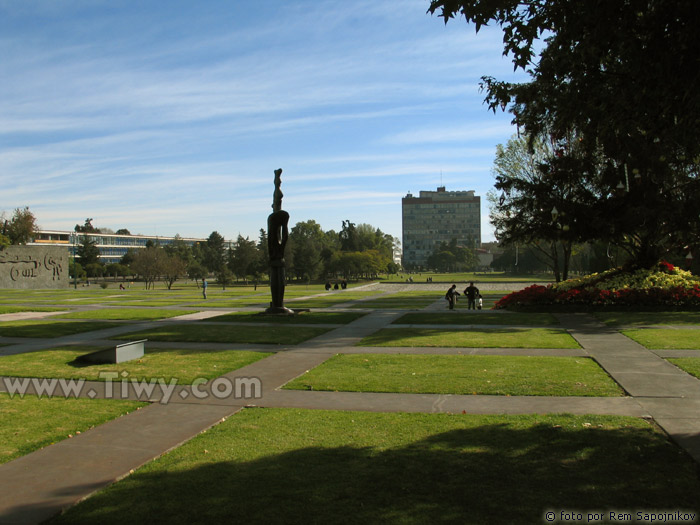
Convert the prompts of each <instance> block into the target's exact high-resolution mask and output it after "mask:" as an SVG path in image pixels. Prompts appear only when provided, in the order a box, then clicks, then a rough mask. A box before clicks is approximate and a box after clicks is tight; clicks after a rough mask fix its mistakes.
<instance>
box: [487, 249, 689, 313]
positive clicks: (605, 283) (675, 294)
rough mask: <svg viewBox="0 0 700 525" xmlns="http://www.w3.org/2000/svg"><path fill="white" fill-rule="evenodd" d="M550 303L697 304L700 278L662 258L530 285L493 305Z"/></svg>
mask: <svg viewBox="0 0 700 525" xmlns="http://www.w3.org/2000/svg"><path fill="white" fill-rule="evenodd" d="M554 305H557V306H559V307H563V309H567V310H585V309H588V308H596V309H600V308H605V309H610V308H615V309H620V308H622V309H630V308H634V309H640V308H643V309H664V310H668V309H679V308H686V309H687V308H700V278H698V277H696V276H694V275H693V274H691V273H690V272H687V271H684V270H680V269H679V268H675V267H674V266H673V265H671V264H669V263H667V262H665V261H664V262H661V263H659V265H658V266H657V267H656V268H653V269H651V270H636V271H633V272H629V271H624V270H622V269H620V268H616V269H613V270H608V271H607V272H602V273H599V274H592V275H588V276H586V277H582V278H580V279H571V280H568V281H565V282H563V283H558V284H551V285H548V286H540V285H533V286H530V287H528V288H525V289H524V290H520V291H518V292H513V293H511V294H509V295H506V296H505V297H503V298H502V299H501V300H500V301H498V302H497V303H496V304H495V305H494V309H502V308H507V309H513V310H519V309H520V310H533V309H540V308H542V307H545V306H554Z"/></svg>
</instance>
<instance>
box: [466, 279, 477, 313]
mask: <svg viewBox="0 0 700 525" xmlns="http://www.w3.org/2000/svg"><path fill="white" fill-rule="evenodd" d="M464 295H466V296H467V310H476V298H477V297H478V296H479V289H478V288H477V287H476V286H474V283H473V282H471V283H469V286H467V287H466V288H465V289H464Z"/></svg>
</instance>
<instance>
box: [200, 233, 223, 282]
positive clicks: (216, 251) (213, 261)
mask: <svg viewBox="0 0 700 525" xmlns="http://www.w3.org/2000/svg"><path fill="white" fill-rule="evenodd" d="M203 252H204V260H203V261H202V264H204V267H205V268H207V270H209V271H210V272H218V271H221V269H222V268H223V267H224V266H225V265H226V241H225V240H224V238H223V237H222V236H221V234H220V233H219V232H216V231H214V232H211V234H210V235H209V237H208V238H207V242H206V244H205V245H204V246H203Z"/></svg>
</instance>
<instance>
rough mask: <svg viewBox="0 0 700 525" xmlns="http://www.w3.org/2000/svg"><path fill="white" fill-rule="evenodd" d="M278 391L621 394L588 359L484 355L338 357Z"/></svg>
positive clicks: (349, 355)
mask: <svg viewBox="0 0 700 525" xmlns="http://www.w3.org/2000/svg"><path fill="white" fill-rule="evenodd" d="M284 388H287V389H291V390H329V391H336V390H337V391H344V392H398V393H407V394H486V395H507V396H622V395H624V392H623V391H622V389H621V388H620V387H619V386H618V385H617V384H616V383H615V382H614V381H613V380H612V379H610V377H609V376H608V375H607V374H606V373H605V372H604V371H603V370H602V369H601V368H600V367H599V366H598V364H597V363H596V362H595V361H593V360H592V359H589V358H585V357H526V356H490V355H469V356H467V355H386V354H338V355H336V356H334V357H333V358H331V359H329V360H328V361H326V362H325V363H323V364H321V365H319V366H317V367H316V368H314V369H313V370H311V371H309V372H307V373H306V374H304V375H302V376H301V377H298V378H296V379H294V380H293V381H291V382H289V383H287V385H285V387H284Z"/></svg>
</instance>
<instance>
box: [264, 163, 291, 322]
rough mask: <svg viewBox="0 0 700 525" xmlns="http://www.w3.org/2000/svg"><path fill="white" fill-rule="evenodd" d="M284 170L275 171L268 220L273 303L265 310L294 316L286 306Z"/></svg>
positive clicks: (286, 220) (286, 216)
mask: <svg viewBox="0 0 700 525" xmlns="http://www.w3.org/2000/svg"><path fill="white" fill-rule="evenodd" d="M281 176H282V170H281V169H277V170H275V192H274V194H273V196H272V213H271V214H270V215H269V217H268V218H267V248H268V251H269V253H270V291H271V293H272V302H271V303H270V307H269V308H268V309H267V310H265V312H266V313H272V314H277V313H279V314H293V313H294V311H293V310H290V309H289V308H285V306H284V284H285V270H284V268H285V263H284V247H285V246H286V245H287V238H288V237H289V231H288V229H287V223H288V222H289V214H288V213H287V212H286V211H284V210H283V209H282V197H283V194H282V190H281V189H280V185H281V184H282V180H281Z"/></svg>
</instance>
